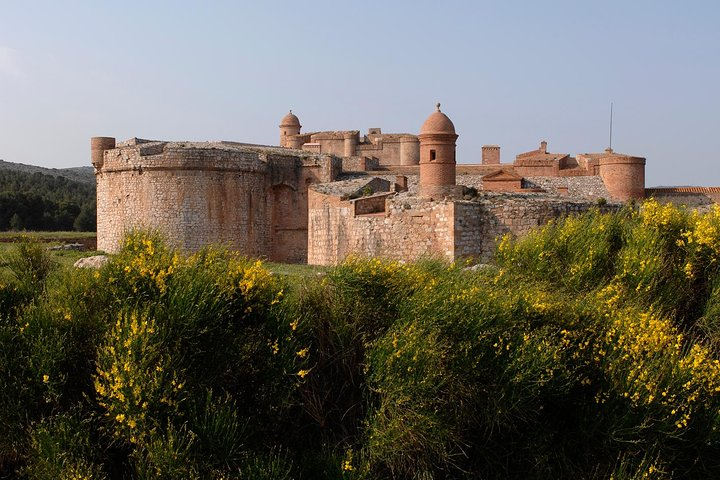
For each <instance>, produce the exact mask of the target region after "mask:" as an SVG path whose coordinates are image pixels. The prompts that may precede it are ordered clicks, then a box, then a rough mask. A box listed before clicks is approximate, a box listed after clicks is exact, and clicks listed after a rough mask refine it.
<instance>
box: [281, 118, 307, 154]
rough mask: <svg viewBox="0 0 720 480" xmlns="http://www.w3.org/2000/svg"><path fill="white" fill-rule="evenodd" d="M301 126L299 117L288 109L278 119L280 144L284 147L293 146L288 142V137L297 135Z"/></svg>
mask: <svg viewBox="0 0 720 480" xmlns="http://www.w3.org/2000/svg"><path fill="white" fill-rule="evenodd" d="M301 128H302V125H300V119H299V118H298V117H297V116H296V115H295V114H294V113H292V110H290V113H288V114H287V115H285V116H284V117H283V118H282V120H280V146H281V147H285V148H295V147H294V145H291V144H290V139H289V138H288V137H290V136H292V135H298V134H299V133H300V129H301Z"/></svg>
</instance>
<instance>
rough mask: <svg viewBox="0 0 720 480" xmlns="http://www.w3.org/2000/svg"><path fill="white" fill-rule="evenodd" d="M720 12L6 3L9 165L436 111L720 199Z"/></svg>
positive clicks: (469, 145) (1, 68) (470, 154)
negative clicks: (632, 160) (95, 139)
mask: <svg viewBox="0 0 720 480" xmlns="http://www.w3.org/2000/svg"><path fill="white" fill-rule="evenodd" d="M718 25H720V2H718V1H717V0H708V1H699V0H685V1H682V2H680V1H664V0H652V1H650V0H624V1H615V0H608V1H585V0H568V1H535V0H527V1H522V2H521V1H512V0H504V1H499V0H493V1H472V0H466V1H453V0H445V1H442V2H441V1H437V0H435V1H425V0H414V1H392V0H386V1H382V2H381V1H374V0H371V1H364V2H345V1H341V0H327V1H312V0H307V1H297V0H295V1H273V0H263V1H215V2H212V1H205V2H201V1H196V2H190V1H161V0H146V1H144V2H139V1H134V0H126V1H115V2H108V1H96V0H93V1H73V0H67V1H41V0H37V1H22V2H21V1H15V0H0V158H1V159H4V160H7V161H11V162H21V163H29V164H35V165H42V166H48V167H70V166H80V165H89V158H90V152H89V149H90V146H89V144H90V140H89V139H90V137H91V136H113V137H116V138H117V139H118V140H124V139H127V138H130V137H140V138H154V139H163V140H236V141H243V142H252V143H262V144H277V142H278V128H277V126H278V123H279V121H280V119H281V118H282V117H283V115H285V114H286V113H287V110H288V109H290V108H292V109H293V112H294V113H296V114H297V115H298V116H299V117H300V121H301V123H302V125H303V131H315V130H351V129H358V130H361V131H362V132H366V131H367V129H368V128H370V127H381V128H382V129H383V131H385V132H390V133H394V132H410V133H417V131H418V129H419V128H420V125H421V124H422V122H423V121H424V119H425V118H426V117H427V116H428V115H429V114H430V113H432V111H433V110H434V108H435V107H434V105H435V103H436V102H438V101H439V102H442V109H443V111H444V112H445V113H446V114H447V115H448V116H449V117H450V118H451V119H452V120H453V122H454V123H455V127H456V129H457V131H458V133H459V134H460V138H459V139H458V161H459V162H461V163H478V162H479V161H480V149H481V146H482V145H483V144H499V145H500V146H501V157H502V161H503V162H510V161H512V159H513V158H514V157H515V155H516V154H518V153H520V152H524V151H528V150H532V149H534V148H536V147H537V145H538V143H539V142H540V140H547V141H548V149H549V150H550V151H552V152H563V153H571V154H575V153H582V152H597V151H602V150H603V149H604V148H605V147H607V146H608V130H609V127H608V123H609V113H610V112H609V111H610V102H613V103H614V121H613V125H614V128H613V148H614V149H615V150H616V151H619V152H622V153H628V154H633V155H639V156H644V157H646V158H647V167H646V177H647V185H648V186H657V185H711V186H720V166H719V165H718V163H719V162H720V154H718V151H720V149H719V148H718V137H720V27H719V26H718Z"/></svg>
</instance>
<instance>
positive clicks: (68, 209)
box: [0, 170, 96, 231]
mask: <svg viewBox="0 0 720 480" xmlns="http://www.w3.org/2000/svg"><path fill="white" fill-rule="evenodd" d="M95 215H96V214H95V185H92V184H86V183H81V182H76V181H73V180H69V179H67V178H64V177H60V176H53V175H45V174H42V173H39V172H37V173H26V172H20V171H14V170H0V231H7V230H18V231H19V230H35V231H70V230H76V231H95V229H96V216H95Z"/></svg>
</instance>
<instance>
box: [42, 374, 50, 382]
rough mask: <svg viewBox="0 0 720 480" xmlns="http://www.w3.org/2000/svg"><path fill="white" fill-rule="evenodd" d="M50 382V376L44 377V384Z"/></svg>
mask: <svg viewBox="0 0 720 480" xmlns="http://www.w3.org/2000/svg"><path fill="white" fill-rule="evenodd" d="M49 381H50V375H43V383H48V382H49Z"/></svg>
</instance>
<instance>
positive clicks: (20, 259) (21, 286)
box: [7, 238, 57, 298]
mask: <svg viewBox="0 0 720 480" xmlns="http://www.w3.org/2000/svg"><path fill="white" fill-rule="evenodd" d="M7 266H8V268H9V269H10V272H11V273H12V275H13V276H14V277H15V279H16V280H17V282H18V283H17V289H18V290H19V291H20V292H21V294H23V295H25V296H27V297H30V298H32V297H36V296H38V295H40V294H41V293H42V292H43V291H44V290H45V281H46V280H47V278H48V276H49V275H50V273H51V272H52V271H53V270H54V269H56V268H57V265H56V264H55V262H54V261H53V260H52V258H51V257H50V255H49V254H48V252H47V250H46V249H45V246H44V245H43V244H42V243H40V242H39V241H38V240H33V239H30V238H26V239H24V240H23V241H22V242H20V243H18V244H17V246H16V248H15V250H14V251H13V252H11V254H10V255H9V256H8V258H7Z"/></svg>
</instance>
